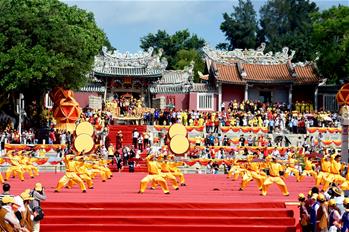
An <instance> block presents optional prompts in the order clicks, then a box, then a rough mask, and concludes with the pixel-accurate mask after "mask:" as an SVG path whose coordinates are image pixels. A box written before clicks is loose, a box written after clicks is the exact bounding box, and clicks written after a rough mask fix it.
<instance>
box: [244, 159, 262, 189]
mask: <svg viewBox="0 0 349 232" xmlns="http://www.w3.org/2000/svg"><path fill="white" fill-rule="evenodd" d="M253 158H254V157H253V155H248V156H247V163H246V171H245V173H244V175H243V177H242V182H241V186H240V191H243V190H244V189H245V188H246V186H247V184H248V183H249V182H250V181H251V180H255V181H256V182H257V186H258V189H260V190H262V185H263V182H264V179H265V177H264V176H262V175H260V173H259V168H260V167H259V163H258V162H253Z"/></svg>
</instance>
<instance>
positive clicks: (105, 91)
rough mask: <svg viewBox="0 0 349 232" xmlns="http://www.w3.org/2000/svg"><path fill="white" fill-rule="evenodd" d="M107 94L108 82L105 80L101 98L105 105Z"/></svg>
mask: <svg viewBox="0 0 349 232" xmlns="http://www.w3.org/2000/svg"><path fill="white" fill-rule="evenodd" d="M107 92H108V80H107V78H105V90H104V96H103V101H104V103H106V101H107Z"/></svg>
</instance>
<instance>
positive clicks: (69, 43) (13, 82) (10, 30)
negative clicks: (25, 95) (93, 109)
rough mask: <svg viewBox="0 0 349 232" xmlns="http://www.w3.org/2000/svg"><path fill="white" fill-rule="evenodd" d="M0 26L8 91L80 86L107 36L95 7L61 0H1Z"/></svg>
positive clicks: (1, 71)
mask: <svg viewBox="0 0 349 232" xmlns="http://www.w3.org/2000/svg"><path fill="white" fill-rule="evenodd" d="M19 12H20V13H19ZM0 31H1V34H0V76H1V80H0V86H1V88H2V89H4V90H5V91H18V92H19V91H25V90H28V89H30V90H33V89H39V90H40V91H47V90H49V89H51V88H52V87H55V86H65V87H67V88H78V87H81V86H82V84H84V81H85V79H86V74H87V73H88V72H89V71H90V70H91V67H92V64H93V61H94V55H96V54H97V53H98V52H99V51H100V49H101V47H102V45H103V44H105V42H106V36H105V34H104V33H103V32H102V31H101V30H100V29H99V28H98V27H97V25H96V23H95V20H94V16H93V14H92V13H88V12H86V11H84V10H81V9H78V8H77V7H75V6H74V7H69V6H67V5H66V4H64V3H62V2H60V1H58V0H34V1H33V0H7V1H3V2H2V5H1V17H0Z"/></svg>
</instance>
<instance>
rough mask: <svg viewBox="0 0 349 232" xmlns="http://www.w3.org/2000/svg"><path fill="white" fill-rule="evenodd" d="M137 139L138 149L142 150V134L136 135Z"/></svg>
mask: <svg viewBox="0 0 349 232" xmlns="http://www.w3.org/2000/svg"><path fill="white" fill-rule="evenodd" d="M137 140H138V149H139V150H141V151H143V136H142V134H140V135H139V136H138V139H137Z"/></svg>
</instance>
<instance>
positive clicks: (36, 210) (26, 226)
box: [0, 183, 46, 232]
mask: <svg viewBox="0 0 349 232" xmlns="http://www.w3.org/2000/svg"><path fill="white" fill-rule="evenodd" d="M2 189H3V192H2V194H1V195H0V202H1V207H0V211H1V215H2V218H1V220H0V221H1V222H0V226H1V228H2V231H19V232H39V231H40V221H41V220H43V219H44V213H43V211H42V209H41V207H40V202H41V201H44V200H46V194H45V190H44V187H43V186H42V185H41V183H36V184H35V186H34V187H33V189H26V190H24V191H23V192H22V193H21V194H20V195H17V196H15V195H12V194H11V185H10V184H9V183H4V184H3V186H2Z"/></svg>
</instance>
